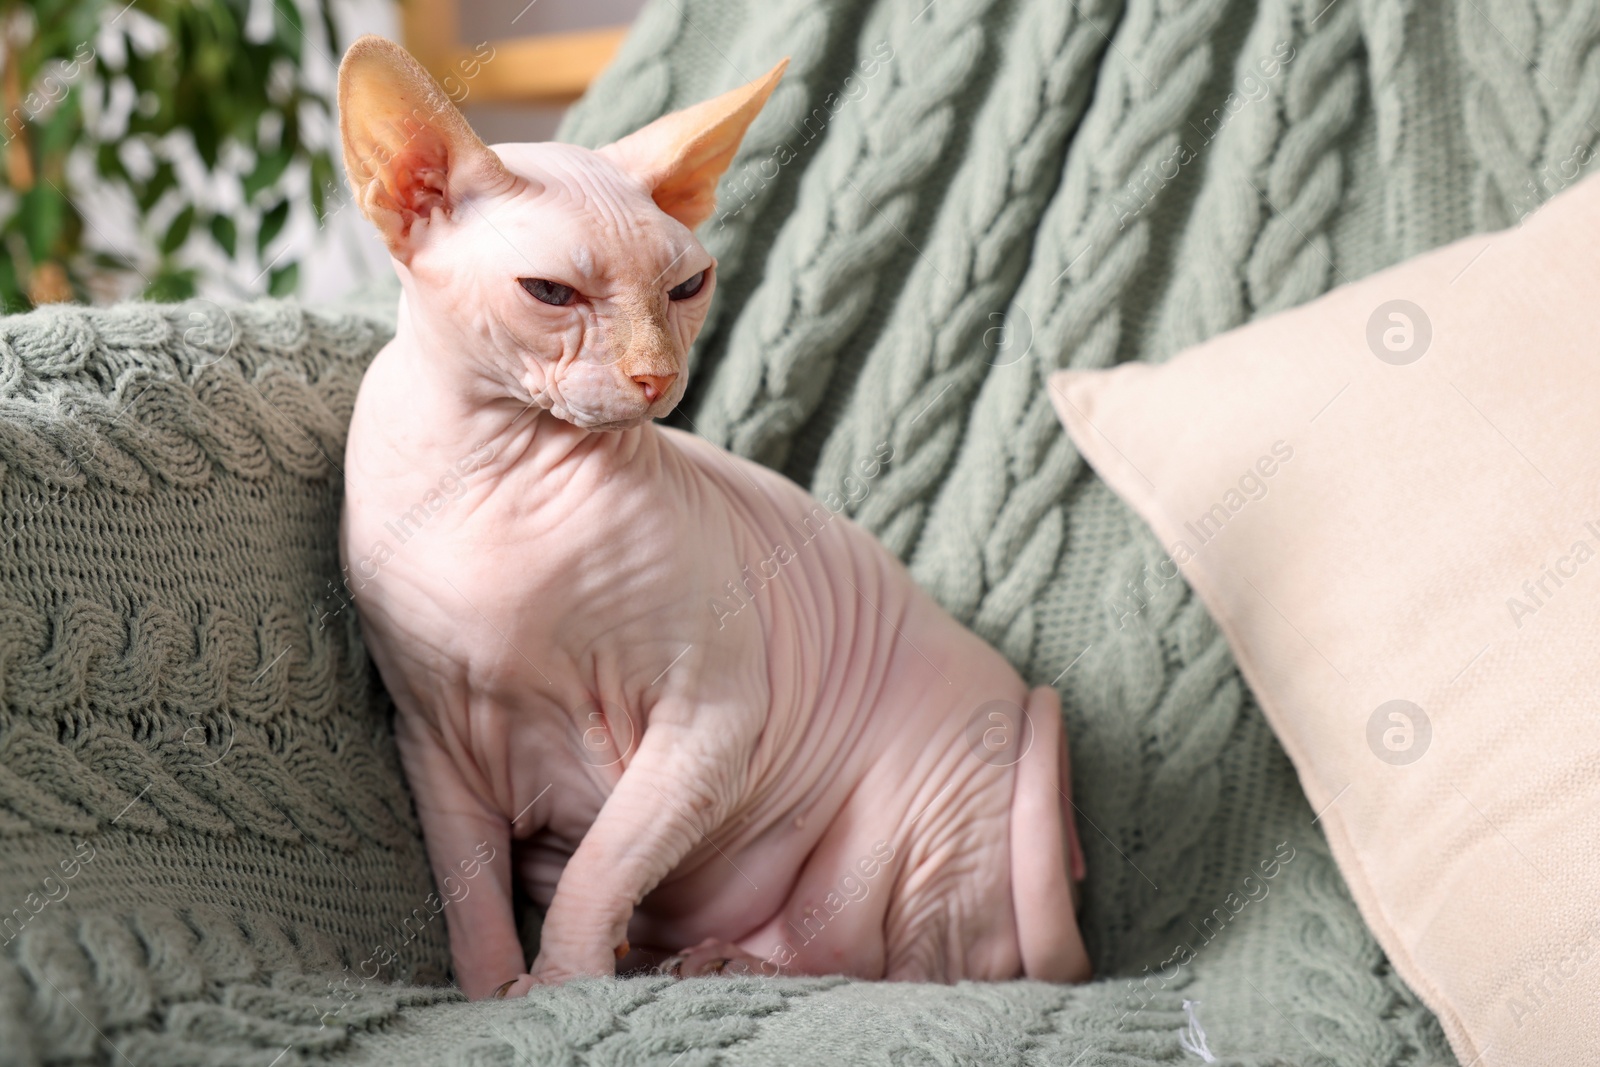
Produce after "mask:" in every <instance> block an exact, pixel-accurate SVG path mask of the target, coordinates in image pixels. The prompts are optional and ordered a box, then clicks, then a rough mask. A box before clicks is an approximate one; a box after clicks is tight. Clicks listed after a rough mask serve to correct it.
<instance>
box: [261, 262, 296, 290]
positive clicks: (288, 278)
mask: <svg viewBox="0 0 1600 1067" xmlns="http://www.w3.org/2000/svg"><path fill="white" fill-rule="evenodd" d="M299 287H300V264H298V263H290V264H287V265H286V266H282V267H278V268H275V269H274V270H273V272H272V273H271V274H270V275H268V277H267V292H269V293H271V294H272V295H273V296H293V295H294V291H295V290H296V289H297V288H299Z"/></svg>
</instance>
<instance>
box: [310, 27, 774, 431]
mask: <svg viewBox="0 0 1600 1067" xmlns="http://www.w3.org/2000/svg"><path fill="white" fill-rule="evenodd" d="M784 66H785V63H780V64H778V66H777V67H775V68H774V69H773V70H772V71H771V72H769V73H768V74H767V75H765V76H764V77H762V78H759V79H757V80H756V81H754V82H751V83H750V84H749V85H746V86H744V87H743V88H740V89H735V90H733V91H731V92H729V93H726V94H724V95H722V96H719V97H717V98H715V99H713V100H708V101H705V102H704V103H701V104H697V105H695V106H693V107H690V108H686V109H684V110H682V111H677V112H673V113H672V114H670V115H666V116H664V117H663V118H660V119H657V120H656V121H655V122H652V123H651V124H650V125H648V126H646V127H644V128H643V129H641V130H639V131H638V132H636V133H633V134H630V135H628V136H627V137H624V138H623V139H622V140H620V141H617V142H615V143H614V144H610V145H607V146H605V147H604V148H601V149H598V150H590V149H587V148H580V147H578V146H576V145H565V144H556V143H541V144H505V145H496V146H494V147H493V148H491V147H488V146H486V145H484V143H483V142H482V141H480V140H479V139H478V137H477V135H475V134H474V133H473V132H472V129H471V127H469V126H468V125H467V122H466V120H465V119H464V118H463V117H462V115H461V113H460V112H459V111H457V110H456V108H455V106H454V105H453V104H451V102H450V101H449V99H447V98H446V97H445V95H444V93H443V92H442V91H441V90H440V89H439V86H438V84H437V83H436V82H434V80H433V78H432V77H430V76H429V75H428V73H427V72H426V71H424V70H423V68H422V67H421V65H420V64H418V63H417V61H416V60H414V59H412V58H411V56H410V55H409V54H407V53H406V51H405V50H404V49H402V48H400V47H399V46H398V45H396V44H394V43H393V42H391V41H386V40H384V39H383V38H380V37H363V38H361V39H360V40H359V41H357V42H356V43H355V44H353V45H351V46H350V50H349V51H348V52H347V53H345V58H344V62H343V64H342V65H341V67H340V70H339V108H340V132H341V134H342V136H343V139H344V159H345V168H346V171H347V172H348V174H349V178H350V184H351V187H352V189H353V190H354V193H355V197H356V201H357V203H358V204H359V205H360V206H361V210H362V212H363V213H364V214H365V215H366V216H367V218H368V219H370V220H371V221H372V222H373V224H374V225H375V226H377V228H378V232H379V234H380V235H381V236H382V237H383V240H384V243H385V244H386V245H388V247H389V251H390V253H391V254H392V255H393V256H394V259H395V264H396V270H397V271H398V273H399V274H400V278H401V282H402V285H403V287H404V290H405V298H404V302H403V305H402V317H401V324H400V328H401V329H402V330H407V331H410V333H411V335H412V336H411V341H412V343H414V344H416V345H419V346H420V347H422V348H423V349H424V350H426V352H427V354H428V357H429V358H438V359H447V360H458V361H463V362H462V363H460V364H458V366H459V367H460V369H462V370H464V371H465V372H466V373H465V374H463V375H456V376H454V377H455V378H456V380H460V381H463V382H466V383H468V384H467V388H469V389H470V390H471V391H473V392H474V393H475V394H477V395H478V397H479V398H480V399H489V400H495V399H499V398H502V397H503V398H506V399H508V400H511V401H517V402H521V403H526V404H534V405H537V406H538V407H541V408H544V409H547V410H549V411H550V412H551V413H552V414H554V415H555V416H557V417H559V418H561V419H565V420H566V421H568V422H570V423H572V424H573V425H575V426H579V427H582V428H584V429H589V430H613V429H622V428H625V427H628V426H632V425H635V424H637V423H639V422H642V421H644V420H646V419H652V418H660V417H661V416H663V415H666V414H667V413H668V412H670V411H671V410H672V409H673V407H674V406H675V405H676V404H677V403H678V400H679V399H680V398H681V397H682V396H683V390H684V379H685V377H686V371H687V369H688V368H687V362H686V357H687V352H688V349H689V345H690V344H691V343H692V342H693V341H694V339H695V336H696V335H697V334H698V333H699V331H700V326H701V324H702V323H703V322H704V321H705V315H706V308H707V306H708V303H709V301H710V299H711V294H712V291H713V290H714V289H715V288H716V277H715V268H716V263H715V261H714V260H713V259H712V258H711V255H710V254H709V253H708V252H707V251H706V250H705V249H704V248H703V247H702V246H701V244H700V242H699V241H697V240H696V239H695V236H694V232H693V231H694V228H695V227H696V226H698V225H699V224H700V223H702V222H704V221H705V220H706V219H707V218H708V217H709V216H710V215H711V213H712V211H713V210H714V209H715V190H716V183H717V179H718V178H719V177H721V175H722V173H723V172H724V171H725V170H726V169H727V167H728V164H729V163H730V162H732V160H733V154H734V151H735V150H736V149H737V148H738V146H739V142H740V140H741V139H742V138H743V137H744V133H745V131H746V130H747V129H748V128H749V126H750V123H751V122H752V121H753V120H754V119H755V117H756V115H757V114H758V113H759V112H760V110H761V107H762V105H763V104H765V103H766V100H767V97H768V96H770V95H771V93H772V90H773V88H774V87H775V86H776V85H777V82H778V79H779V77H780V76H781V75H782V73H783V68H784Z"/></svg>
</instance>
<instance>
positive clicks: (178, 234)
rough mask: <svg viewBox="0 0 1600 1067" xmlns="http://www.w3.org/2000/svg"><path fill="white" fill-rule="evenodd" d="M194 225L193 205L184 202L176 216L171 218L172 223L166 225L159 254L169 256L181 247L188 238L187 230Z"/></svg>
mask: <svg viewBox="0 0 1600 1067" xmlns="http://www.w3.org/2000/svg"><path fill="white" fill-rule="evenodd" d="M193 226H194V205H193V204H186V205H184V208H183V210H182V211H180V212H178V216H177V218H175V219H173V220H172V225H171V226H168V227H167V233H166V236H164V237H162V238H161V254H162V255H163V256H170V255H172V253H174V252H176V251H177V250H178V249H180V248H182V247H183V242H185V241H187V240H188V239H189V230H190V228H191V227H193Z"/></svg>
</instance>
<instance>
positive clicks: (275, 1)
mask: <svg viewBox="0 0 1600 1067" xmlns="http://www.w3.org/2000/svg"><path fill="white" fill-rule="evenodd" d="M272 19H273V23H274V24H275V26H276V29H277V31H278V42H279V43H280V44H281V45H282V47H283V49H284V51H286V52H288V53H289V56H290V58H291V59H293V60H294V62H295V66H299V65H300V53H301V50H302V49H303V48H304V47H305V43H306V24H305V22H304V21H303V20H302V19H301V17H300V8H299V5H297V4H296V3H295V0H272Z"/></svg>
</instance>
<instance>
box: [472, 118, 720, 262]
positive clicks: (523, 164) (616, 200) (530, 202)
mask: <svg viewBox="0 0 1600 1067" xmlns="http://www.w3.org/2000/svg"><path fill="white" fill-rule="evenodd" d="M491 151H493V152H494V153H495V154H496V155H498V156H499V157H500V160H501V162H502V163H504V165H505V167H506V169H507V170H509V171H510V172H511V173H513V174H515V175H517V176H518V177H520V178H522V179H524V183H523V184H522V185H521V187H520V190H519V192H517V193H516V194H514V195H513V196H512V198H511V201H510V202H509V203H502V204H498V205H496V207H495V209H494V216H495V221H496V222H497V223H503V222H509V223H510V224H511V225H512V227H513V228H514V229H515V230H517V231H519V234H518V236H519V238H520V242H530V243H533V244H536V245H538V246H540V247H541V248H542V250H545V251H549V252H557V251H559V254H560V255H561V256H562V257H563V258H564V259H565V260H566V261H567V262H568V263H569V264H570V266H571V267H572V268H573V269H574V270H575V271H576V272H578V273H579V274H581V275H583V276H585V277H589V278H595V279H601V278H609V279H612V280H617V281H623V280H635V279H634V278H633V276H634V275H639V276H643V277H648V278H652V279H653V278H656V277H659V276H660V275H661V273H662V272H663V271H664V270H666V269H667V268H668V267H669V265H671V264H673V263H675V262H677V261H681V260H686V259H688V258H689V257H690V256H692V255H694V253H696V252H697V251H699V250H700V247H701V246H700V244H699V242H698V241H697V240H696V239H695V237H694V234H693V232H692V231H691V230H690V229H689V228H688V227H687V226H684V225H683V224H682V223H681V222H679V221H678V220H677V219H674V218H673V217H672V216H670V215H668V214H667V213H666V212H664V211H662V210H661V208H660V207H658V206H657V205H656V202H655V201H654V200H653V199H652V198H651V196H650V190H649V189H648V188H646V186H645V185H644V183H643V182H642V181H641V180H640V179H639V178H638V177H637V176H636V175H633V174H630V173H628V172H627V171H625V170H623V169H622V168H621V167H619V166H618V165H617V164H616V163H615V162H613V161H612V160H610V159H608V158H606V157H605V156H604V155H601V154H600V153H599V152H595V151H592V150H590V149H587V148H583V147H581V146H578V145H568V144H558V143H555V142H538V143H531V144H499V145H494V146H492V148H491ZM520 242H519V243H520Z"/></svg>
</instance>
